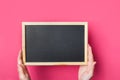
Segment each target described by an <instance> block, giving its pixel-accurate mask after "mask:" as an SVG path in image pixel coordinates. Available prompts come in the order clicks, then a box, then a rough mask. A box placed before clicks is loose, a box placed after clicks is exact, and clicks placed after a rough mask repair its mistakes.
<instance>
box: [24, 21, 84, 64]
mask: <svg viewBox="0 0 120 80" xmlns="http://www.w3.org/2000/svg"><path fill="white" fill-rule="evenodd" d="M52 23H53V22H52ZM64 23H65V22H64ZM64 23H63V24H62V23H58V24H57V23H55V24H54V23H53V24H50V25H49V23H47V24H46V23H42V24H39V23H37V24H35V22H34V24H30V23H29V24H28V23H26V24H25V23H24V25H23V29H24V30H23V31H24V32H23V33H24V34H23V45H24V47H23V48H24V61H25V63H29V64H33V65H51V64H53V65H56V64H57V65H62V64H63V65H65V64H66V65H67V63H68V64H71V65H72V64H73V65H74V63H77V64H80V63H82V64H84V63H86V61H85V58H86V57H85V56H86V55H85V52H86V51H85V50H86V49H85V48H86V45H85V43H86V40H85V39H86V38H85V37H86V36H85V35H86V31H85V30H86V28H85V25H84V24H81V25H80V24H75V22H74V24H69V23H66V24H64ZM45 24H46V25H45ZM55 63H56V64H55Z"/></svg>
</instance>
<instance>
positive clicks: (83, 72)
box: [78, 45, 96, 80]
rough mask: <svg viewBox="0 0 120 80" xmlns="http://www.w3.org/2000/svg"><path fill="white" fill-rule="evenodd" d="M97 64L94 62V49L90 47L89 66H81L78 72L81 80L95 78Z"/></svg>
mask: <svg viewBox="0 0 120 80" xmlns="http://www.w3.org/2000/svg"><path fill="white" fill-rule="evenodd" d="M95 64H96V62H94V59H93V54H92V49H91V47H90V45H88V65H84V66H80V68H79V72H78V78H79V80H90V78H91V77H92V76H93V72H94V66H95Z"/></svg>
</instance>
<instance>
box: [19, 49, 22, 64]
mask: <svg viewBox="0 0 120 80" xmlns="http://www.w3.org/2000/svg"><path fill="white" fill-rule="evenodd" d="M18 64H23V57H22V51H21V50H20V51H19V54H18Z"/></svg>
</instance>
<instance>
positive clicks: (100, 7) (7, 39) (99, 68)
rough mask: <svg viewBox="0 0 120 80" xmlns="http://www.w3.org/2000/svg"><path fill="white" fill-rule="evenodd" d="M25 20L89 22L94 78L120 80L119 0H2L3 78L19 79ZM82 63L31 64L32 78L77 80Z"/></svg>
mask: <svg viewBox="0 0 120 80" xmlns="http://www.w3.org/2000/svg"><path fill="white" fill-rule="evenodd" d="M22 21H34V22H35V21H37V22H39V21H88V22H89V43H90V44H91V46H92V48H93V54H94V57H95V60H96V61H97V64H96V67H95V72H94V76H93V78H92V80H120V36H119V35H120V0H0V80H18V73H17V56H18V51H19V50H20V49H21V31H22V30H21V22H22ZM78 68H79V66H51V67H50V66H46V67H44V66H41V67H40V66H39V67H29V71H30V74H31V77H32V80H77V78H78Z"/></svg>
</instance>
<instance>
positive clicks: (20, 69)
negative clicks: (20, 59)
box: [18, 64, 25, 77]
mask: <svg viewBox="0 0 120 80" xmlns="http://www.w3.org/2000/svg"><path fill="white" fill-rule="evenodd" d="M18 73H19V76H20V77H21V76H24V74H25V73H24V69H23V66H22V65H21V64H19V65H18Z"/></svg>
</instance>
